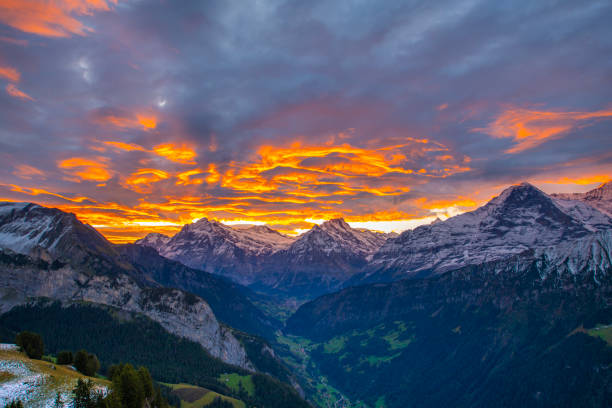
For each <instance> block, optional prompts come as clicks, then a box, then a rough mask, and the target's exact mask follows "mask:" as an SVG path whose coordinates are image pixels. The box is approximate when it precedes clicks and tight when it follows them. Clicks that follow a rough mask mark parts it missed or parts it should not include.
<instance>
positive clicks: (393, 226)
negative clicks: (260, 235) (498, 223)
mask: <svg viewBox="0 0 612 408" xmlns="http://www.w3.org/2000/svg"><path fill="white" fill-rule="evenodd" d="M525 183H527V184H529V185H531V186H533V187H535V188H537V189H539V190H541V191H542V192H544V193H545V194H547V195H551V194H556V193H560V192H546V191H544V190H543V189H542V188H540V187H538V186H536V185H533V184H532V183H529V182H527V181H522V182H519V183H516V184H511V185H508V186H505V187H504V188H503V189H502V190H501V191H500V192H499V193H497V194H495V195H493V196H492V197H490V198H489V199H488V200H486V201H485V202H482V203H480V204H478V205H476V206H474V207H473V208H471V209H469V210H466V211H458V212H456V213H454V214H450V215H445V214H444V215H441V216H440V215H433V216H430V217H427V218H421V219H413V220H405V221H399V222H398V223H395V222H394V221H357V222H349V221H346V220H345V218H344V217H335V218H329V219H319V220H315V219H306V222H308V223H310V224H311V225H312V226H311V227H310V228H306V229H297V230H293V231H289V232H284V231H282V230H278V229H275V228H273V227H271V226H270V225H269V224H267V223H265V222H262V221H260V222H255V223H253V222H249V221H248V220H238V221H235V220H230V221H227V220H220V219H214V218H208V217H201V218H197V219H193V220H191V221H190V222H188V223H185V224H176V225H172V226H167V227H172V228H173V229H171V230H170V233H161V232H158V231H154V230H151V231H149V230H146V229H145V228H143V229H142V231H144V232H142V234H143V235H142V236H139V237H138V238H136V239H134V240H119V241H113V240H111V239H109V238H108V237H106V236H105V235H104V233H103V228H100V226H96V225H91V224H87V223H86V222H85V221H83V220H80V218H79V216H78V214H75V215H76V216H77V218H79V220H80V221H81V222H83V223H85V224H87V225H90V226H91V227H93V228H95V229H96V230H97V231H98V232H100V233H101V234H102V235H104V236H105V238H106V239H108V240H109V241H110V242H113V243H115V244H125V243H132V242H135V241H137V240H139V239H141V238H144V237H146V236H148V235H149V234H154V233H158V234H162V235H166V236H168V237H172V236H174V235H175V234H176V233H178V232H179V231H180V230H181V229H182V228H183V227H184V226H186V225H189V224H195V223H197V222H199V221H200V220H202V219H207V220H208V221H215V222H218V223H220V224H223V225H225V226H228V227H231V228H234V229H237V230H239V229H241V228H240V227H243V228H250V227H256V226H266V227H268V228H270V229H272V230H274V231H276V232H278V233H280V234H282V235H285V236H287V237H290V238H299V237H300V236H302V235H303V234H305V233H306V232H308V231H310V230H311V229H312V227H314V226H315V225H321V224H323V223H326V222H328V221H332V220H336V219H341V220H343V221H345V222H346V223H347V224H348V225H349V226H350V227H351V228H353V229H362V230H369V231H372V232H376V233H382V234H390V233H396V234H401V233H402V232H404V231H408V230H412V229H415V228H417V227H420V226H422V225H429V224H431V223H433V222H435V221H446V220H448V219H450V218H453V217H456V216H458V215H461V214H464V213H466V212H469V211H473V210H475V209H477V208H480V207H482V206H483V205H485V204H486V203H488V202H489V201H490V200H492V199H494V198H496V197H497V196H499V195H500V194H501V193H502V192H503V191H505V190H506V189H509V188H511V187H515V186H519V185H522V184H525ZM608 183H610V181H606V182H603V183H598V184H597V185H596V187H595V188H588V189H586V190H585V189H584V188H581V189H580V191H568V192H563V193H560V194H564V193H565V194H572V193H574V194H575V193H586V192H589V191H592V190H595V189H597V188H601V187H603V186H604V185H606V184H608ZM587 186H588V185H587ZM583 190H584V191H583ZM5 202H13V203H23V204H36V205H42V204H40V203H36V202H17V201H5ZM50 208H56V207H50ZM58 209H59V208H58ZM153 224H155V222H153ZM139 226H140V227H148V225H139ZM369 226H371V227H373V228H368V227H369ZM151 227H152V228H155V227H159V225H151ZM376 227H378V228H381V227H382V228H386V229H376ZM402 227H403V228H402ZM101 230H102V231H101Z"/></svg>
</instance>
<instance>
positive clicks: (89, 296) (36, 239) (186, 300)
mask: <svg viewBox="0 0 612 408" xmlns="http://www.w3.org/2000/svg"><path fill="white" fill-rule="evenodd" d="M0 251H1V252H0V288H2V290H3V293H4V296H3V299H2V309H3V311H6V309H7V308H9V307H12V306H14V305H15V304H19V303H20V302H21V301H25V298H26V297H49V298H53V299H58V300H68V301H74V300H84V301H89V302H94V303H99V304H104V305H109V306H114V307H118V308H121V309H123V310H127V311H131V312H137V313H142V314H144V315H146V316H148V317H150V318H151V319H153V320H155V321H157V322H158V323H160V324H161V325H162V326H163V327H164V328H165V329H166V330H168V331H170V332H172V333H174V334H178V335H180V336H184V337H186V338H188V339H190V340H193V341H196V342H198V343H200V344H201V345H202V346H203V347H204V348H205V349H206V350H208V351H209V353H210V354H211V355H213V356H215V357H218V358H221V359H222V360H223V361H225V362H227V363H230V364H234V365H237V366H240V367H243V368H246V369H252V368H253V365H252V364H251V363H250V362H249V360H248V358H247V355H246V352H245V350H244V348H243V347H242V345H241V344H240V342H239V341H238V340H237V339H236V338H235V337H234V336H233V334H232V331H231V329H230V328H228V327H225V326H223V325H221V324H220V323H219V322H218V321H217V318H216V317H215V315H214V313H213V311H212V309H211V308H210V306H209V305H208V304H207V303H206V302H205V301H204V300H203V299H202V298H200V297H198V296H195V295H191V294H188V293H186V292H183V291H181V290H178V289H165V288H159V287H157V288H156V287H154V286H160V285H159V284H158V283H157V282H155V281H154V279H153V277H152V276H150V275H147V274H143V273H142V270H141V271H139V270H138V269H137V267H135V266H134V265H133V264H131V263H130V262H129V261H128V260H127V259H126V258H125V257H122V256H121V255H120V253H119V252H118V251H117V250H116V248H115V247H114V246H113V245H112V244H110V243H109V242H108V241H106V239H105V238H104V237H102V235H100V234H99V233H98V232H97V231H96V230H95V229H93V228H91V227H89V226H87V225H84V224H82V223H81V222H80V221H78V220H77V219H76V217H75V216H74V215H73V214H67V213H64V212H62V211H60V210H56V209H50V208H45V207H41V206H38V205H35V204H27V203H24V204H21V203H19V204H13V203H2V204H0Z"/></svg>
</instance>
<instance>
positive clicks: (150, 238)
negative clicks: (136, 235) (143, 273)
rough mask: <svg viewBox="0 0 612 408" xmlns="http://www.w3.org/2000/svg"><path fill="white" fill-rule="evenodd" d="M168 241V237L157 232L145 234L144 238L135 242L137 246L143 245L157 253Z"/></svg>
mask: <svg viewBox="0 0 612 408" xmlns="http://www.w3.org/2000/svg"><path fill="white" fill-rule="evenodd" d="M168 241H170V237H169V236H167V235H164V234H160V233H158V232H151V233H150V234H147V235H146V236H145V237H144V238H141V239H139V240H137V241H136V242H135V244H138V245H144V246H148V247H151V248H153V249H155V250H156V251H157V252H159V251H160V250H161V248H163V247H164V246H165V245H166V244H167V243H168Z"/></svg>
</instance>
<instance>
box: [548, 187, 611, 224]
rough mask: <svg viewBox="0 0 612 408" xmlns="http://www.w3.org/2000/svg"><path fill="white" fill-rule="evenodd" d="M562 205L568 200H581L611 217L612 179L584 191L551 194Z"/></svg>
mask: <svg viewBox="0 0 612 408" xmlns="http://www.w3.org/2000/svg"><path fill="white" fill-rule="evenodd" d="M552 196H553V197H554V198H556V199H557V200H558V201H559V202H560V203H561V204H562V205H563V203H566V202H568V201H581V202H584V203H587V204H588V205H590V206H591V207H595V208H596V209H598V210H599V211H601V212H603V213H604V214H606V215H607V216H609V217H612V181H608V182H607V183H604V184H602V185H601V186H599V187H597V188H596V189H593V190H591V191H587V192H586V193H573V194H552Z"/></svg>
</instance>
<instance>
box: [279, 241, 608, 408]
mask: <svg viewBox="0 0 612 408" xmlns="http://www.w3.org/2000/svg"><path fill="white" fill-rule="evenodd" d="M611 259H612V232H611V231H605V232H598V233H592V234H589V235H588V236H585V237H583V238H579V239H576V240H574V241H566V242H563V243H561V244H559V245H556V246H550V247H545V248H539V249H536V250H533V249H529V250H526V251H524V252H522V253H520V254H516V255H513V256H511V257H510V258H506V259H500V260H495V261H490V262H486V263H483V264H481V265H470V266H466V267H463V268H459V269H456V270H453V271H448V272H445V273H441V274H437V275H435V276H430V277H428V278H424V279H419V278H411V279H404V280H401V281H396V282H393V283H384V284H382V283H376V284H369V285H363V286H358V287H352V288H347V289H345V290H343V291H341V292H337V293H333V294H329V295H325V296H322V297H320V298H318V299H316V300H314V301H312V302H309V303H307V304H305V305H303V306H302V307H301V308H300V309H299V310H298V311H297V312H296V313H295V315H294V316H292V317H291V318H290V319H289V321H288V323H287V328H286V331H287V332H289V333H291V334H294V335H300V336H305V337H307V338H308V339H309V340H310V342H311V343H310V344H311V345H310V346H309V347H310V349H311V352H312V359H313V360H314V361H316V363H317V364H318V366H319V367H320V369H321V371H322V373H323V374H324V375H326V376H328V378H329V380H330V383H331V384H332V385H334V386H336V387H338V388H339V389H340V390H342V391H343V392H346V393H348V394H349V395H350V396H351V397H352V398H354V399H355V400H357V399H359V400H363V401H365V402H366V403H368V404H371V405H375V404H376V403H379V402H381V401H382V402H384V404H385V406H388V407H437V406H456V407H473V406H506V407H513V406H528V407H529V406H533V407H553V406H592V407H599V406H606V401H610V397H612V388H611V387H610V385H611V384H612V372H610V370H609V369H607V368H604V367H610V364H612V348H611V347H610V346H609V345H607V344H606V343H605V342H604V341H601V340H600V339H599V338H596V337H591V336H589V335H587V334H588V333H590V332H589V331H587V330H586V329H585V328H587V329H588V328H591V327H594V326H596V325H597V324H603V325H609V324H611V323H612V320H611V319H610V316H612V306H611V305H610V302H609V299H611V298H612V265H611Z"/></svg>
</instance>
